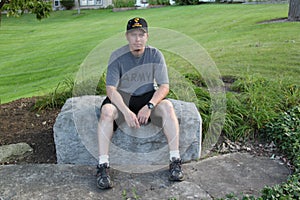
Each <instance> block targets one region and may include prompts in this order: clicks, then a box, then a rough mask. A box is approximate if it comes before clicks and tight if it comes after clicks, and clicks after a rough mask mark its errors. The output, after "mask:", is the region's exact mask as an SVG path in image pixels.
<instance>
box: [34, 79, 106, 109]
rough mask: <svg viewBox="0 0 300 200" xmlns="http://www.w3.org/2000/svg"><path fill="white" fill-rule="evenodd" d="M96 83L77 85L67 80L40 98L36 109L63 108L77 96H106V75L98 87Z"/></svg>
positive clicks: (89, 82)
mask: <svg viewBox="0 0 300 200" xmlns="http://www.w3.org/2000/svg"><path fill="white" fill-rule="evenodd" d="M94 83H95V82H93V81H92V80H86V81H84V82H79V83H76V82H74V80H73V79H71V78H67V79H65V80H64V81H62V82H60V83H59V84H58V85H57V86H56V88H55V90H54V91H53V92H51V93H49V94H48V95H45V96H42V97H39V98H38V99H37V102H36V103H35V106H34V109H37V110H42V109H53V108H61V107H62V106H63V105H64V104H65V102H66V100H67V99H68V98H71V97H75V96H83V95H104V94H105V93H106V88H105V74H103V75H102V76H101V77H100V80H99V82H98V84H97V86H96V87H95V85H94Z"/></svg>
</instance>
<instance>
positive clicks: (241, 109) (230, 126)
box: [223, 76, 300, 140]
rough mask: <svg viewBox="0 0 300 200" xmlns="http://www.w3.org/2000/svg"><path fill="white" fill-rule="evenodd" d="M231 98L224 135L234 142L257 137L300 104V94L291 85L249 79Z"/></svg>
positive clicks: (237, 83)
mask: <svg viewBox="0 0 300 200" xmlns="http://www.w3.org/2000/svg"><path fill="white" fill-rule="evenodd" d="M231 89H232V90H233V91H232V92H230V93H228V94H227V111H226V113H227V115H226V121H225V125H224V129H223V130H224V133H225V134H226V136H227V137H229V138H230V139H232V140H236V139H239V138H245V137H248V136H254V135H255V134H257V133H258V132H259V131H258V130H259V129H260V128H262V127H263V125H264V124H266V123H268V122H270V121H271V120H272V119H274V118H275V117H277V116H278V115H279V113H281V112H284V111H285V110H286V109H288V108H291V107H292V106H295V105H298V104H299V103H300V90H299V89H298V87H297V86H296V85H293V84H290V83H289V82H288V81H279V82H278V81H276V82H275V81H272V80H265V79H264V78H261V77H259V76H246V77H245V78H240V79H238V80H237V81H235V82H234V84H233V85H232V86H231Z"/></svg>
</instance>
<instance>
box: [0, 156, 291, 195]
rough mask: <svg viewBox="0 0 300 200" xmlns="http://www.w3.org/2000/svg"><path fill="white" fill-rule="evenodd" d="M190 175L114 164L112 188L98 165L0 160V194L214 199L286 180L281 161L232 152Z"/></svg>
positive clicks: (191, 167)
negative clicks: (171, 176) (173, 177)
mask: <svg viewBox="0 0 300 200" xmlns="http://www.w3.org/2000/svg"><path fill="white" fill-rule="evenodd" d="M183 169H184V171H185V174H186V179H185V181H183V182H169V181H168V180H167V179H168V171H167V166H165V167H164V168H162V169H159V170H157V171H154V172H148V173H140V174H139V173H135V174H133V173H126V172H122V171H119V170H115V169H113V166H112V169H111V176H112V178H113V180H114V184H115V186H114V188H113V189H110V190H104V191H101V190H99V189H98V188H97V187H96V184H95V183H96V182H95V181H96V176H95V173H96V169H95V166H78V165H66V164H64V165H55V164H28V165H4V166H0V199H1V200H8V199H9V200H10V199H18V200H19V199H36V200H40V199H43V200H44V199H46V200H47V199H49V200H50V199H51V200H52V199H63V200H65V199H70V200H74V199H126V198H131V199H135V198H136V197H139V199H168V198H176V199H213V198H218V197H219V198H220V197H224V196H225V195H226V194H228V193H231V192H234V193H236V194H240V193H244V194H250V195H259V191H260V190H261V189H263V187H264V186H265V185H269V186H272V185H275V184H279V183H282V182H284V181H286V180H287V176H288V175H289V170H288V169H287V168H286V167H285V166H284V165H282V164H280V163H279V162H278V161H274V160H271V159H269V158H265V157H253V156H252V155H249V154H247V153H234V154H227V155H221V156H216V157H211V158H207V159H204V160H201V161H198V162H192V163H189V164H184V165H183Z"/></svg>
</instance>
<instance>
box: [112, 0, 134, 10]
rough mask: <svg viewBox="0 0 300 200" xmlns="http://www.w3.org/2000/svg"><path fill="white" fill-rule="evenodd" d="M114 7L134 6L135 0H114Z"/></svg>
mask: <svg viewBox="0 0 300 200" xmlns="http://www.w3.org/2000/svg"><path fill="white" fill-rule="evenodd" d="M113 4H114V8H124V7H134V6H135V0H113Z"/></svg>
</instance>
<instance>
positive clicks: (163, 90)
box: [150, 84, 169, 106]
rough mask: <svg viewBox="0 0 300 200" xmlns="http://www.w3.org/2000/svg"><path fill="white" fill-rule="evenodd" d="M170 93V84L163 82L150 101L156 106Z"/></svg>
mask: <svg viewBox="0 0 300 200" xmlns="http://www.w3.org/2000/svg"><path fill="white" fill-rule="evenodd" d="M168 93H169V84H162V85H160V86H159V88H158V90H156V91H155V93H154V94H153V97H152V98H151V100H150V102H151V103H153V105H154V106H156V105H157V104H159V102H161V100H163V99H164V98H165V97H166V96H167V95H168Z"/></svg>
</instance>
